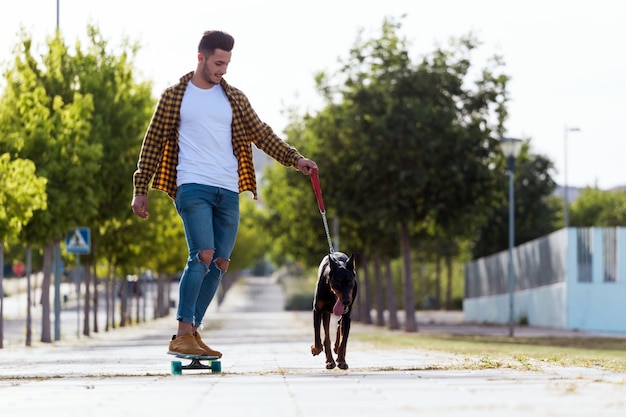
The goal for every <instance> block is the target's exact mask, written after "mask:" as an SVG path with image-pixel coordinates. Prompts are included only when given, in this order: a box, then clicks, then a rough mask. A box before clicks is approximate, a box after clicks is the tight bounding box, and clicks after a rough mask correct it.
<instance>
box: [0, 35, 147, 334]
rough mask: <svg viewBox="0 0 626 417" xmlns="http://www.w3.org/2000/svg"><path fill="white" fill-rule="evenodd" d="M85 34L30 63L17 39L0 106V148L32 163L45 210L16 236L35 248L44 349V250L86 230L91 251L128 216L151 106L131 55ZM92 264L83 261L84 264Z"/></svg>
mask: <svg viewBox="0 0 626 417" xmlns="http://www.w3.org/2000/svg"><path fill="white" fill-rule="evenodd" d="M88 35H89V44H88V46H87V51H84V49H83V46H82V45H81V44H80V42H77V43H76V46H75V48H74V53H72V51H71V50H70V48H69V47H68V46H67V45H66V44H65V42H64V41H63V39H62V37H61V34H60V33H59V32H57V33H56V35H55V36H54V37H52V38H50V39H48V41H47V45H46V47H47V50H46V53H45V54H44V55H42V56H41V58H40V59H37V58H36V57H35V54H34V51H33V45H32V44H33V42H32V40H31V39H30V37H29V36H28V35H27V34H26V33H24V32H23V33H21V34H20V41H19V43H18V45H16V48H15V51H14V53H15V59H14V62H13V65H12V67H11V68H10V69H9V70H7V71H6V73H5V79H6V88H5V90H4V92H3V95H2V97H1V98H0V110H1V111H0V133H1V134H0V144H2V145H3V146H6V147H7V149H11V150H12V152H13V154H14V155H16V156H19V157H21V158H26V159H30V160H32V161H33V162H34V163H35V165H36V167H37V174H38V175H40V176H43V177H45V178H47V180H48V187H47V197H48V209H47V210H45V211H40V212H37V213H35V215H34V216H33V218H32V220H31V221H30V222H29V224H28V225H27V226H26V227H25V229H24V232H23V237H22V238H23V240H24V241H25V242H27V243H30V244H33V245H35V246H38V247H43V248H44V268H43V269H44V271H43V272H44V282H43V286H42V291H43V293H42V303H43V317H42V322H43V328H42V340H43V341H46V342H49V341H51V340H50V339H51V337H50V320H49V313H50V308H49V305H48V304H49V286H50V275H51V263H52V256H51V254H52V250H53V248H54V247H55V246H56V245H58V243H59V242H60V241H61V239H63V237H64V236H65V233H66V231H67V230H68V229H70V228H74V227H76V226H79V225H81V226H85V225H86V226H89V227H90V228H91V229H92V231H94V233H92V236H93V237H94V242H93V243H94V244H93V247H95V248H98V241H99V240H100V239H99V238H100V234H99V233H100V226H101V225H102V224H103V223H104V224H107V223H106V222H107V220H111V219H113V218H116V217H117V216H123V211H124V210H126V213H127V214H126V216H127V217H129V216H130V214H128V213H130V210H129V209H128V200H129V199H130V191H129V190H128V187H129V185H130V183H129V178H130V176H131V174H132V171H133V169H134V165H133V162H132V161H133V158H136V155H137V153H138V150H139V147H140V143H141V141H140V138H141V135H142V132H143V129H145V124H146V123H147V120H148V119H149V109H150V107H151V106H152V105H153V103H154V100H153V99H152V98H151V96H150V86H149V84H146V83H143V84H138V83H136V82H135V81H134V78H133V75H132V65H131V64H132V59H131V58H132V57H133V55H134V53H135V52H136V50H137V47H136V46H135V45H128V44H125V45H123V46H122V52H121V54H120V55H119V56H114V55H111V54H110V52H109V51H108V47H107V43H106V42H104V41H103V40H102V39H101V37H100V35H99V32H98V30H97V29H95V28H93V27H89V28H88ZM105 232H106V230H105ZM96 256H97V255H95V254H93V253H92V255H91V256H89V257H86V258H85V259H86V261H87V262H88V265H89V262H91V260H92V259H95V258H96ZM88 311H89V310H88V309H85V312H86V314H88ZM85 322H88V320H87V317H86V319H85ZM86 331H88V329H86Z"/></svg>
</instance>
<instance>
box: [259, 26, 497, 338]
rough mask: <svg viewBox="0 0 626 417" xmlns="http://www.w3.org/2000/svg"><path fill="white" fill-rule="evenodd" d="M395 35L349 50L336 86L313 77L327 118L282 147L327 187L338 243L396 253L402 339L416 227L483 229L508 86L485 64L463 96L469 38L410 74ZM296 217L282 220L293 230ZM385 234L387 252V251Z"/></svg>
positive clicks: (314, 120)
mask: <svg viewBox="0 0 626 417" xmlns="http://www.w3.org/2000/svg"><path fill="white" fill-rule="evenodd" d="M400 26H401V25H400V24H399V23H396V22H394V21H392V20H387V19H385V21H384V23H383V26H382V34H381V36H380V38H376V39H372V40H367V41H363V40H361V39H358V40H357V42H356V43H355V46H354V47H353V48H352V49H351V51H350V56H349V58H348V60H347V61H346V62H344V63H343V65H342V67H341V69H340V71H339V72H338V73H337V74H334V75H332V76H329V75H326V74H320V75H319V76H318V79H317V81H318V87H319V91H320V92H321V93H322V94H323V95H324V97H325V98H326V101H327V107H326V108H325V109H323V110H322V111H321V112H319V113H318V114H317V115H315V116H310V117H308V118H305V120H304V123H305V126H306V127H305V129H304V131H303V132H302V133H301V134H299V135H296V136H290V142H292V143H294V145H296V146H297V147H298V148H299V149H300V148H302V149H303V150H304V152H305V153H306V154H307V155H310V156H311V157H312V158H313V159H315V160H316V162H317V163H318V165H319V167H320V176H325V178H327V181H326V182H325V183H324V184H325V195H326V196H328V197H329V198H328V203H327V206H329V207H333V208H334V209H336V211H337V215H338V216H339V218H340V219H341V222H342V232H341V233H342V235H343V234H344V233H346V234H347V235H348V236H358V238H356V239H354V240H350V244H354V245H356V246H358V247H359V249H360V250H362V251H363V255H375V254H377V253H379V252H380V251H387V250H388V252H387V253H385V255H387V256H393V254H394V253H397V252H396V251H397V248H400V253H401V256H402V258H403V260H404V267H403V274H404V285H405V288H404V295H405V299H404V307H405V310H406V312H407V321H406V324H405V328H406V330H407V331H415V330H416V329H417V326H416V321H415V314H414V308H415V299H414V293H415V291H414V288H413V278H412V275H411V270H412V265H411V252H412V249H411V247H412V240H413V239H414V238H415V236H416V235H417V236H418V235H419V234H418V233H421V232H420V230H423V229H424V226H422V224H428V225H432V226H433V227H435V228H441V229H443V230H445V231H447V232H448V233H449V234H451V235H454V234H455V233H460V231H463V233H464V234H465V235H467V234H469V233H468V232H467V231H466V230H467V229H471V228H472V227H476V225H478V224H480V221H484V220H485V219H486V218H487V215H488V211H489V210H490V202H491V200H492V199H493V196H494V187H493V184H494V179H493V173H492V171H491V163H492V160H493V158H494V157H495V155H496V147H497V140H496V139H495V138H496V137H498V136H499V132H500V130H501V126H500V123H501V121H502V120H504V118H505V116H506V111H505V107H504V105H505V103H506V81H507V79H508V78H507V77H506V76H503V75H496V72H497V71H498V67H499V66H500V64H501V62H500V60H498V59H496V58H494V60H493V62H492V64H491V65H492V67H488V68H485V69H483V70H482V72H481V76H480V77H478V81H477V82H475V83H474V84H473V88H472V83H470V82H469V81H468V80H467V78H468V76H469V74H470V73H471V71H470V69H472V66H471V61H470V55H471V51H472V50H473V49H475V48H476V47H477V42H476V41H475V40H474V39H473V38H472V37H471V36H468V37H466V38H462V39H460V40H458V41H457V42H455V43H453V44H452V46H451V49H449V50H448V49H438V50H436V51H435V52H434V53H433V54H431V55H429V56H426V57H424V59H423V60H422V61H421V62H420V63H419V64H417V65H415V64H413V63H412V62H411V60H410V58H409V49H408V45H407V42H406V40H405V39H402V38H400V37H399V35H398V31H399V29H400ZM492 119H495V120H497V122H498V124H495V125H494V124H493V123H492V122H491V120H492ZM271 188H272V193H276V194H280V193H281V192H282V193H286V192H289V193H290V194H291V193H294V191H293V190H292V188H291V187H273V186H272V187H271ZM286 189H288V190H289V191H286ZM294 194H295V193H294ZM285 198H293V197H292V196H289V197H285ZM274 200H279V198H274ZM282 207H285V205H283V206H282ZM296 210H297V208H296ZM300 213H301V212H300ZM300 213H290V214H289V216H290V217H294V218H297V219H300V220H301V219H303V216H302V215H300ZM283 215H285V216H287V214H283ZM300 223H302V222H300ZM304 225H305V226H307V225H308V221H307V222H305V223H304ZM292 227H293V226H292ZM351 227H352V230H349V231H345V230H346V228H348V229H350V228H351ZM429 227H430V226H429ZM300 230H302V229H300ZM344 231H345V232H344ZM390 231H394V232H395V235H396V244H391V245H387V243H388V242H389V238H388V237H389V236H390V235H391V233H390ZM304 233H305V232H304V231H299V232H296V231H292V232H291V235H294V234H295V235H300V236H301V235H303V234H304ZM342 241H346V240H345V239H344V238H343V237H342ZM381 243H382V244H383V245H381ZM298 249H301V248H298Z"/></svg>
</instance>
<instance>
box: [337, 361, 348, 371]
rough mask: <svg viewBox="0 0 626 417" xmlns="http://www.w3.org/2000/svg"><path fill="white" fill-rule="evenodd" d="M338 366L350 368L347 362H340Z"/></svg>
mask: <svg viewBox="0 0 626 417" xmlns="http://www.w3.org/2000/svg"><path fill="white" fill-rule="evenodd" d="M337 366H338V367H339V369H344V370H345V369H348V364H347V363H345V362H338V363H337Z"/></svg>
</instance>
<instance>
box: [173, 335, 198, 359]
mask: <svg viewBox="0 0 626 417" xmlns="http://www.w3.org/2000/svg"><path fill="white" fill-rule="evenodd" d="M169 349H170V350H169V352H167V353H169V354H172V355H205V356H206V355H207V352H206V351H205V350H204V349H202V348H201V347H200V346H198V343H196V339H195V338H194V337H193V335H192V334H191V333H188V334H185V335H182V336H179V337H176V335H174V336H172V341H171V342H170V347H169Z"/></svg>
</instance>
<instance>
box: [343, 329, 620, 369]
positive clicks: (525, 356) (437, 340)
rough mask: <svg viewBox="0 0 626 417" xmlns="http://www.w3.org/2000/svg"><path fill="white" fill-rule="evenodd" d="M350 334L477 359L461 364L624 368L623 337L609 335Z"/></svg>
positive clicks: (380, 344)
mask: <svg viewBox="0 0 626 417" xmlns="http://www.w3.org/2000/svg"><path fill="white" fill-rule="evenodd" d="M350 338H354V339H355V340H360V341H363V342H367V343H371V344H373V345H374V346H375V347H376V348H378V349H425V350H431V351H439V352H447V353H453V354H458V355H464V356H466V357H473V358H475V359H476V360H474V361H470V362H468V363H467V364H466V365H464V367H472V368H480V369H486V368H499V367H514V368H524V369H536V368H539V367H540V366H541V365H542V364H543V365H551V366H581V367H594V368H602V369H606V370H610V371H614V372H626V339H620V338H609V337H606V338H605V337H584V336H576V337H513V338H511V337H505V336H476V335H472V336H462V335H451V334H422V333H419V332H418V333H396V332H358V331H355V332H353V333H351V334H350Z"/></svg>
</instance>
